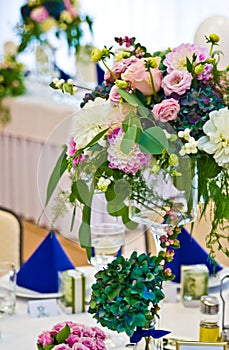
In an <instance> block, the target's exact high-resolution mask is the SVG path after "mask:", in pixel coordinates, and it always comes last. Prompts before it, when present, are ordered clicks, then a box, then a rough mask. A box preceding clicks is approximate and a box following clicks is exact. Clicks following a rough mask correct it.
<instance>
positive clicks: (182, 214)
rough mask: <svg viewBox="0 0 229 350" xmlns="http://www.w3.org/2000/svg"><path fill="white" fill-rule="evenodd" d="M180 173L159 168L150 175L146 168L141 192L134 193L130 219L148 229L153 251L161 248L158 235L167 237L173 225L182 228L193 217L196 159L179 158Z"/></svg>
mask: <svg viewBox="0 0 229 350" xmlns="http://www.w3.org/2000/svg"><path fill="white" fill-rule="evenodd" d="M179 162H180V166H179V168H178V172H179V175H180V176H171V175H170V174H168V173H166V172H165V171H163V170H161V171H159V172H158V173H157V174H153V173H152V171H151V170H150V169H146V170H145V173H144V179H145V184H146V188H145V190H144V192H142V193H141V192H138V193H133V196H132V197H133V198H132V199H131V201H130V205H129V211H130V213H129V215H130V218H131V219H132V220H133V221H135V222H137V223H141V224H144V225H145V226H146V228H147V229H148V230H149V231H150V232H151V234H152V236H153V238H154V241H155V248H156V253H157V254H158V253H159V251H160V250H161V246H160V244H161V242H160V237H162V236H167V234H168V232H169V231H171V230H172V229H173V228H174V227H175V226H177V227H182V226H183V225H186V224H188V223H191V222H193V221H195V220H196V217H197V202H198V193H197V189H198V184H197V180H198V177H197V170H196V164H195V162H194V163H192V162H190V159H189V158H187V159H180V160H179Z"/></svg>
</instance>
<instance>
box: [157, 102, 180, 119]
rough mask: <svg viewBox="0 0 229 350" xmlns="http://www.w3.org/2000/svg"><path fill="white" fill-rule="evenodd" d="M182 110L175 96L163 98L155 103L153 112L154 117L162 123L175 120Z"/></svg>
mask: <svg viewBox="0 0 229 350" xmlns="http://www.w3.org/2000/svg"><path fill="white" fill-rule="evenodd" d="M179 111H180V105H179V103H178V102H177V100H175V99H174V98H169V99H168V100H163V101H162V102H161V103H157V104H156V105H154V107H153V109H152V112H153V115H154V118H155V119H156V120H159V121H160V122H162V123H165V122H168V121H169V120H174V119H176V117H177V114H178V112H179Z"/></svg>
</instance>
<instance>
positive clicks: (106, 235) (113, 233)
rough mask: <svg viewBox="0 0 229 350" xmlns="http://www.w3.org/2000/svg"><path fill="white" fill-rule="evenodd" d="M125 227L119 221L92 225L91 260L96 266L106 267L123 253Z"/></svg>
mask: <svg viewBox="0 0 229 350" xmlns="http://www.w3.org/2000/svg"><path fill="white" fill-rule="evenodd" d="M124 234H125V228H124V226H123V225H121V224H118V223H112V222H111V223H107V222H106V223H98V224H94V225H92V227H91V245H92V248H91V260H90V263H91V264H92V265H93V266H95V267H96V268H98V269H99V268H102V267H106V266H107V264H108V263H110V262H111V261H112V260H113V259H115V258H116V257H118V256H120V255H122V249H123V245H124V238H125V235H124Z"/></svg>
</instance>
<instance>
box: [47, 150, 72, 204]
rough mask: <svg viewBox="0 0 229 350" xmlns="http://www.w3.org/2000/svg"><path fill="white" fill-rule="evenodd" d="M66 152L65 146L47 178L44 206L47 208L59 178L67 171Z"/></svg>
mask: <svg viewBox="0 0 229 350" xmlns="http://www.w3.org/2000/svg"><path fill="white" fill-rule="evenodd" d="M66 151H67V146H66V145H65V146H64V149H63V151H62V152H61V154H60V156H59V158H58V160H57V163H56V165H55V167H54V169H53V171H52V174H51V176H50V178H49V182H48V187H47V193H46V201H45V206H47V204H48V202H49V200H50V198H51V196H52V194H53V192H54V191H55V188H56V186H57V184H58V182H59V181H60V178H61V177H62V175H63V174H64V172H65V171H66V170H67V167H68V163H67V155H66Z"/></svg>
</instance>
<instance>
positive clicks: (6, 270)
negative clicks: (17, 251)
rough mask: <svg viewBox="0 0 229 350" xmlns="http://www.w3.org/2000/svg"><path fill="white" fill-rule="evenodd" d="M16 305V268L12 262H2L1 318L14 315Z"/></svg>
mask: <svg viewBox="0 0 229 350" xmlns="http://www.w3.org/2000/svg"><path fill="white" fill-rule="evenodd" d="M15 305H16V267H15V265H14V264H13V263H11V262H6V261H4V262H0V318H1V317H4V316H5V315H12V314H13V313H14V311H15Z"/></svg>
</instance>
